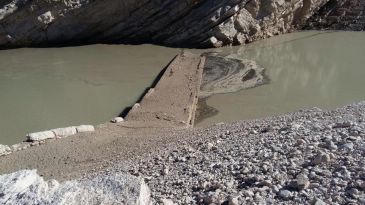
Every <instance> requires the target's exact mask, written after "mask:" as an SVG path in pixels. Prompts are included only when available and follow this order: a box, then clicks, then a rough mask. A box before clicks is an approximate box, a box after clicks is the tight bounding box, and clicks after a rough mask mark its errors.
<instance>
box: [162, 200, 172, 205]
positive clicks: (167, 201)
mask: <svg viewBox="0 0 365 205" xmlns="http://www.w3.org/2000/svg"><path fill="white" fill-rule="evenodd" d="M161 202H162V204H163V205H175V203H174V202H173V201H172V200H171V199H161Z"/></svg>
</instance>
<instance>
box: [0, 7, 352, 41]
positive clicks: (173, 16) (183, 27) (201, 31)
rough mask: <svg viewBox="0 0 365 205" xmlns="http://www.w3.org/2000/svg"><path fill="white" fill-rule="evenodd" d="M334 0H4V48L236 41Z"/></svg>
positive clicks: (0, 29)
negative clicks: (78, 44)
mask: <svg viewBox="0 0 365 205" xmlns="http://www.w3.org/2000/svg"><path fill="white" fill-rule="evenodd" d="M329 1H330V0H227V1H222V0H184V1H182V0H166V1H159V0H123V1H117V0H63V1H59V0H49V1H43V0H3V1H2V2H1V3H0V46H1V47H12V46H49V45H52V44H53V45H57V44H77V43H83V44H84V43H132V44H134V43H156V44H162V45H168V46H178V47H219V46H223V45H231V44H234V45H237V44H244V43H248V42H251V41H254V40H258V39H262V38H266V37H270V36H272V35H277V34H280V33H286V32H289V31H292V30H294V29H297V28H299V27H301V26H302V25H305V23H306V21H307V19H308V18H310V17H311V16H313V14H314V13H316V12H317V11H318V10H320V9H321V8H322V7H323V6H324V5H327V4H328V2H329ZM333 1H335V2H345V1H346V2H347V1H350V0H331V2H333Z"/></svg>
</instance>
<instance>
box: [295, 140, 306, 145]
mask: <svg viewBox="0 0 365 205" xmlns="http://www.w3.org/2000/svg"><path fill="white" fill-rule="evenodd" d="M302 144H305V140H303V139H298V140H297V143H296V146H300V145H302Z"/></svg>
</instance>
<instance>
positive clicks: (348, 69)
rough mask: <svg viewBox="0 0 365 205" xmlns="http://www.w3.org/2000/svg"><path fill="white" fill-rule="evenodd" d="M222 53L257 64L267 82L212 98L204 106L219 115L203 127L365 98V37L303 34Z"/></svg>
mask: <svg viewBox="0 0 365 205" xmlns="http://www.w3.org/2000/svg"><path fill="white" fill-rule="evenodd" d="M220 52H222V53H224V54H226V55H228V56H230V57H236V58H243V59H253V60H256V61H257V62H258V64H260V65H262V66H263V67H264V68H266V74H267V75H268V76H269V77H270V79H271V83H270V84H269V85H264V86H261V87H257V88H254V89H250V90H243V91H240V92H237V93H234V94H222V95H215V96H212V97H211V98H209V99H207V104H208V105H209V106H212V107H214V108H216V109H218V110H219V113H218V114H217V115H215V116H214V117H211V118H209V119H206V120H205V121H203V122H202V123H201V125H206V124H210V123H213V122H219V121H232V120H239V119H251V118H257V117H264V116H268V115H276V114H280V113H286V112H291V111H295V110H299V109H302V108H308V107H313V106H317V107H322V108H334V107H337V106H340V105H344V104H346V103H350V102H353V101H359V100H365V92H364V91H365V90H364V89H365V81H364V80H363V79H364V77H365V69H364V65H365V58H363V53H364V52H365V33H361V32H359V33H356V32H330V33H329V32H302V33H295V34H289V35H284V36H278V37H274V38H271V39H268V40H264V41H261V42H257V43H254V44H251V45H247V46H241V47H231V48H224V49H221V50H220Z"/></svg>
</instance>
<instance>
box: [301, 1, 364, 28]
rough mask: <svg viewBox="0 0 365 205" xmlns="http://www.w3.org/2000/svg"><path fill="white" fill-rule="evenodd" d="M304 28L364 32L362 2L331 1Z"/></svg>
mask: <svg viewBox="0 0 365 205" xmlns="http://www.w3.org/2000/svg"><path fill="white" fill-rule="evenodd" d="M306 28H317V29H336V30H339V29H340V30H355V31H363V30H365V1H364V0H331V1H329V2H328V3H327V4H325V5H324V6H323V7H322V8H321V9H320V10H319V11H318V12H317V14H315V15H314V16H312V17H311V18H310V19H309V20H308V23H307V25H306Z"/></svg>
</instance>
